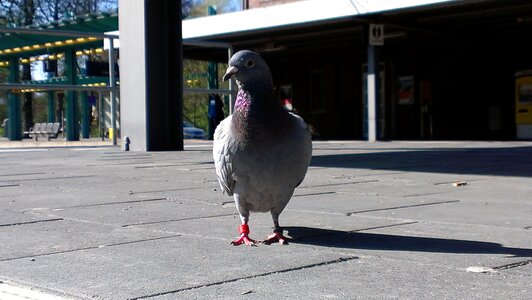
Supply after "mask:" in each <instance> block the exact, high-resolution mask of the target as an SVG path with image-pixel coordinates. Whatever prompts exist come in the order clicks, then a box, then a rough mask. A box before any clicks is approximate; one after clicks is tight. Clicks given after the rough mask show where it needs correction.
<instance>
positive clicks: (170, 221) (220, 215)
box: [120, 213, 237, 227]
mask: <svg viewBox="0 0 532 300" xmlns="http://www.w3.org/2000/svg"><path fill="white" fill-rule="evenodd" d="M236 215H237V213H230V214H219V215H211V216H203V217H190V218H182V219H172V220H162V221H153V222H144V223H134V224H125V225H120V227H134V226H146V225H154V224H163V223H172V222H182V221H190V220H201V219H212V218H219V217H229V216H236Z"/></svg>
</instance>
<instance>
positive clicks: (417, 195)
mask: <svg viewBox="0 0 532 300" xmlns="http://www.w3.org/2000/svg"><path fill="white" fill-rule="evenodd" d="M454 192H455V191H444V192H434V193H422V194H410V195H403V196H401V197H403V198H413V197H421V196H431V195H441V194H449V193H454Z"/></svg>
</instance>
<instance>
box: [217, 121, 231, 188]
mask: <svg viewBox="0 0 532 300" xmlns="http://www.w3.org/2000/svg"><path fill="white" fill-rule="evenodd" d="M230 125H231V116H229V117H227V118H226V119H225V120H223V121H222V122H221V123H220V125H218V127H216V131H215V133H214V143H213V159H214V166H215V168H216V177H217V178H218V182H219V183H220V187H221V189H222V191H223V192H224V193H226V194H227V195H229V196H232V195H233V189H234V187H235V179H234V175H233V174H234V173H233V156H232V149H231V148H230V145H231V143H228V142H227V140H228V139H229V138H230V136H229V131H230V129H231V126H230Z"/></svg>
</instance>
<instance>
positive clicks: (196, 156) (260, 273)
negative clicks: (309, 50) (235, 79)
mask: <svg viewBox="0 0 532 300" xmlns="http://www.w3.org/2000/svg"><path fill="white" fill-rule="evenodd" d="M210 149H211V145H210V144H209V143H208V142H202V143H192V144H190V143H189V144H187V146H186V151H184V152H172V153H169V152H154V153H143V152H122V151H120V149H119V148H118V147H110V146H104V147H77V148H76V147H73V148H49V149H48V148H38V149H36V148H20V149H5V148H4V149H0V161H1V166H2V167H1V169H0V204H1V205H0V281H1V282H2V283H0V299H11V297H14V296H13V294H16V293H17V292H16V291H14V290H13V289H9V287H13V286H16V287H15V288H20V287H21V288H22V289H23V290H26V291H28V290H29V289H35V290H37V291H41V292H44V293H47V294H50V295H55V296H60V297H62V298H69V299H70V298H71V299H78V298H81V299H209V298H210V299H273V298H277V299H329V298H333V299H335V298H338V299H532V143H530V142H492V143H488V142H390V143H385V142H383V143H375V144H369V143H365V142H315V143H314V157H313V160H312V166H311V168H310V169H309V172H308V175H307V178H306V179H305V181H304V182H303V183H302V185H301V187H300V188H298V189H297V190H296V194H295V196H294V198H293V199H292V201H291V202H290V204H289V205H288V207H287V209H286V210H285V212H284V213H283V214H282V215H281V223H282V225H284V226H285V229H286V231H287V234H288V235H289V236H291V237H293V241H292V242H291V243H290V245H288V246H280V245H271V246H266V245H261V246H259V247H244V246H240V247H233V246H230V245H229V242H230V240H231V239H232V238H234V237H236V236H237V225H238V223H239V218H238V216H237V215H236V214H235V212H236V211H235V208H234V205H233V204H232V201H231V198H229V197H226V196H224V195H222V194H221V192H220V191H219V188H218V185H217V182H216V178H215V175H214V171H213V164H212V162H211V154H210ZM457 182H463V183H465V185H462V186H454V185H453V184H454V183H457ZM250 226H251V231H252V237H255V238H264V237H266V235H267V234H269V233H270V231H271V226H272V224H271V219H270V216H269V215H268V214H253V215H252V217H251V223H250ZM479 271H483V272H479ZM2 288H4V290H7V292H6V291H4V292H2ZM10 291H11V292H10ZM10 293H11V294H10ZM9 295H11V296H9ZM40 295H41V296H26V297H27V298H32V297H33V298H36V299H44V296H43V295H44V294H40ZM20 297H22V296H20Z"/></svg>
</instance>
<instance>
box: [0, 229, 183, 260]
mask: <svg viewBox="0 0 532 300" xmlns="http://www.w3.org/2000/svg"><path fill="white" fill-rule="evenodd" d="M181 236H183V235H182V234H173V235H169V236H162V237H156V238H150V239H142V240H133V241H127V242H120V243H113V244H104V245H98V246H90V247H82V248H75V249H68V250H63V251H52V252H45V253H39V254H34V255H24V256H19V257H10V258H2V259H0V262H5V261H14V260H20V259H25V258H32V259H33V258H35V257H43V256H50V255H56V254H65V253H71V252H78V251H86V250H94V249H101V248H107V247H116V246H124V245H131V244H137V243H145V242H153V241H159V240H165V239H172V238H176V237H181Z"/></svg>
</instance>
